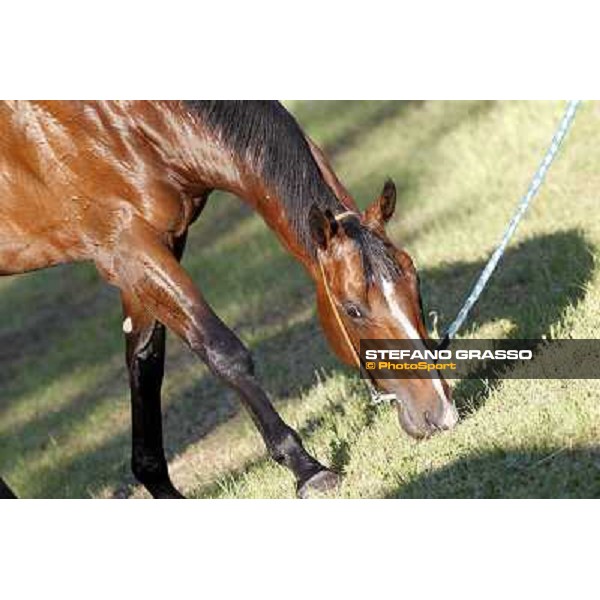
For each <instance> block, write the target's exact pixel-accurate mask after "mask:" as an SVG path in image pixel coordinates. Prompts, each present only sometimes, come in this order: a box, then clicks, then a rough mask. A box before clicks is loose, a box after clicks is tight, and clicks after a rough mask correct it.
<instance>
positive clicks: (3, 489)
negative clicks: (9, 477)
mask: <svg viewBox="0 0 600 600" xmlns="http://www.w3.org/2000/svg"><path fill="white" fill-rule="evenodd" d="M16 497H17V496H16V495H15V494H14V493H13V491H12V490H11V489H10V488H9V487H8V485H6V483H5V482H4V480H3V479H2V478H1V477H0V500H8V499H14V498H16Z"/></svg>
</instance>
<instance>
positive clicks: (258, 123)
mask: <svg viewBox="0 0 600 600" xmlns="http://www.w3.org/2000/svg"><path fill="white" fill-rule="evenodd" d="M213 190H224V191H227V192H231V193H233V194H235V195H236V196H238V197H240V198H241V199H243V200H244V201H245V202H247V203H248V204H249V205H250V207H251V208H252V209H253V210H254V211H256V212H257V213H258V214H259V215H260V216H261V217H262V218H263V219H264V221H265V222H266V224H267V225H268V226H269V227H270V228H271V229H272V230H273V231H274V232H275V234H276V236H277V237H278V238H279V240H280V241H281V242H282V244H283V246H284V247H285V248H286V249H287V251H288V252H289V253H290V254H291V255H292V256H293V257H294V258H296V259H297V260H298V261H300V263H301V264H302V265H303V266H304V267H305V269H306V271H307V273H308V275H309V276H310V277H311V278H312V280H313V281H314V284H315V287H316V299H317V308H318V313H319V318H320V321H321V324H322V327H323V330H324V332H325V335H326V337H327V339H328V340H329V342H330V344H331V346H332V348H333V350H334V351H335V353H336V354H337V355H338V356H339V357H340V358H341V360H342V361H343V362H345V363H348V364H351V365H354V366H356V365H357V361H356V355H357V350H356V349H357V348H358V345H359V341H360V339H361V338H363V339H364V338H382V339H388V338H390V339H392V338H393V339H412V340H425V339H427V335H428V334H427V330H426V327H425V325H424V322H423V315H422V311H421V299H420V292H419V287H418V280H417V273H416V270H415V266H414V264H413V262H412V260H411V258H410V256H409V255H408V254H407V252H405V251H404V250H401V249H398V248H396V247H395V246H394V245H393V244H392V242H391V241H390V240H389V239H388V237H387V236H386V233H385V224H386V223H387V222H388V221H389V219H390V218H391V217H392V215H393V213H394V210H395V205H396V188H395V186H394V184H393V183H392V182H391V181H388V182H387V183H386V184H385V186H384V188H383V191H382V193H381V194H380V196H379V197H378V198H377V199H376V200H375V201H374V202H373V203H372V204H371V205H370V206H369V208H367V210H366V211H364V212H361V211H360V210H359V209H358V207H357V205H356V203H355V202H354V200H353V199H352V197H351V196H350V194H349V193H348V191H347V190H346V189H345V187H344V186H343V185H342V183H341V182H340V180H339V179H338V177H337V176H336V174H335V173H334V171H333V169H332V168H331V166H330V164H329V162H328V160H327V159H326V157H325V155H324V153H323V152H322V151H321V150H320V149H319V148H318V147H317V146H316V144H315V143H314V142H313V141H312V140H311V139H309V138H308V137H307V136H306V135H305V134H304V133H303V131H302V129H301V128H300V126H299V125H298V123H297V122H296V121H295V119H294V118H293V117H292V115H291V114H290V113H289V112H288V111H287V110H286V109H285V108H284V107H283V106H282V105H281V104H279V103H278V102H271V101H186V102H184V101H156V102H149V101H127V102H99V101H98V102H96V101H89V102H88V101H81V102H79V101H76V102H75V101H48V102H26V101H11V102H4V103H2V104H1V105H0V217H1V218H0V275H13V274H18V273H24V272H27V271H33V270H36V269H43V268H47V267H51V266H54V265H58V264H61V263H67V262H75V261H91V262H93V263H94V264H95V266H96V268H97V270H98V272H99V273H100V275H101V276H102V277H103V278H104V279H105V280H106V281H107V282H108V283H110V284H112V285H114V286H116V287H117V288H118V289H119V290H120V293H121V300H122V306H123V332H124V334H125V344H126V362H127V368H128V371H129V381H130V388H131V416H132V459H131V466H132V470H133V473H134V475H135V477H136V478H137V480H138V481H139V482H140V483H141V484H142V485H143V486H144V487H145V488H146V489H147V490H148V491H149V492H150V494H151V495H152V496H153V497H155V498H180V497H182V495H181V494H180V492H179V491H178V490H177V489H176V488H175V486H174V485H173V483H172V482H171V479H170V477H169V473H168V467H167V461H166V459H165V455H164V450H163V435H162V417H161V384H162V379H163V371H164V358H165V328H166V329H169V330H171V331H172V332H173V333H175V334H176V335H177V336H179V337H180V338H181V339H182V340H183V341H184V342H185V343H186V344H187V345H188V346H189V348H191V350H192V351H193V352H194V353H195V354H196V355H197V356H198V357H199V358H200V359H201V360H202V361H204V362H205V363H206V364H207V365H208V367H209V369H210V371H211V372H212V373H213V374H214V375H215V376H216V377H218V378H220V379H221V380H222V381H223V382H225V383H226V384H227V385H228V386H230V387H231V388H233V389H234V390H235V391H236V392H237V393H238V394H239V396H240V399H241V401H242V403H243V404H244V406H245V407H246V408H247V410H248V411H249V413H250V416H251V417H252V419H253V421H254V423H255V424H256V427H257V428H258V430H259V432H260V434H261V435H262V438H263V440H264V443H265V445H266V448H267V450H268V453H269V455H270V456H271V457H272V458H273V459H274V460H275V461H277V462H278V463H280V464H282V465H284V466H286V467H287V468H288V469H290V470H291V471H292V472H293V474H294V477H295V479H296V489H297V494H298V496H300V497H305V496H308V495H310V494H311V493H313V492H314V491H317V492H320V491H326V490H330V489H332V488H335V487H336V486H337V485H338V483H339V476H338V475H337V474H336V473H333V472H332V471H331V470H329V469H327V468H326V467H325V466H324V465H322V464H321V463H320V462H319V461H318V460H317V459H316V458H314V457H313V456H311V455H310V454H309V453H308V452H307V451H306V449H305V448H304V446H303V445H302V441H301V439H300V437H299V435H298V434H297V433H296V432H295V431H294V430H293V429H292V428H291V427H289V426H288V425H287V424H286V423H285V422H284V421H283V420H282V419H281V417H280V416H279V415H278V413H277V412H276V411H275V409H274V407H273V406H272V404H271V402H270V400H269V398H268V396H267V394H266V393H265V391H264V390H263V388H262V386H261V384H260V383H259V381H258V380H257V378H256V377H255V375H254V367H253V362H252V358H251V356H250V353H249V351H248V350H247V348H246V347H245V346H244V345H243V343H242V342H241V341H240V340H239V339H238V337H237V336H236V335H235V334H234V333H233V332H232V331H231V330H230V329H229V328H228V327H227V326H226V325H225V324H224V323H223V321H221V319H220V318H219V317H218V316H217V315H216V314H215V312H214V311H213V309H212V308H211V307H210V306H209V305H208V304H207V302H206V300H205V299H204V297H203V295H202V294H201V292H200V291H199V290H198V289H197V287H196V286H195V285H194V283H193V282H192V280H191V279H190V277H189V276H188V275H187V273H186V272H185V270H184V269H183V268H182V267H181V265H180V262H179V261H180V259H181V257H182V254H183V252H184V247H185V243H186V235H187V231H188V228H189V226H190V225H191V224H192V223H193V222H194V221H195V220H196V219H197V218H198V217H199V216H200V214H201V212H202V210H203V208H204V207H205V205H206V203H207V200H208V198H209V195H210V194H211V192H212V191H213ZM375 384H376V385H377V386H378V387H379V389H381V390H383V391H386V392H391V393H394V394H396V396H397V398H398V399H399V402H398V411H399V419H400V423H401V425H402V427H403V428H404V429H405V430H406V431H407V432H408V433H409V434H410V435H412V436H415V437H426V436H429V435H430V434H432V433H434V432H435V431H438V430H441V429H450V428H451V427H453V426H454V425H455V424H456V422H457V418H458V417H457V412H456V409H455V407H454V405H453V403H452V400H451V394H450V389H449V387H448V385H447V383H446V382H445V381H444V380H443V379H442V378H441V377H434V378H430V377H422V378H415V379H402V380H389V379H387V380H380V381H375ZM0 493H1V494H2V495H4V496H9V495H12V492H11V491H10V488H9V487H8V486H7V484H6V483H5V482H4V481H2V480H1V479H0Z"/></svg>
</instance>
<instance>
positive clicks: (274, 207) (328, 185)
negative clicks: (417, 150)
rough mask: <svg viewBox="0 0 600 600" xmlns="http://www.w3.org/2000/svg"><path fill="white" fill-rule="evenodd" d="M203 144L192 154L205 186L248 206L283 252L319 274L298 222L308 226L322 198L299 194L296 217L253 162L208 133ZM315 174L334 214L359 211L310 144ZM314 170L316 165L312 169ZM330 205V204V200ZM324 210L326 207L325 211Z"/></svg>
mask: <svg viewBox="0 0 600 600" xmlns="http://www.w3.org/2000/svg"><path fill="white" fill-rule="evenodd" d="M201 133H202V139H203V142H202V143H201V144H199V147H197V149H196V151H195V152H194V153H193V157H194V158H193V160H194V169H195V173H196V175H197V176H199V179H200V180H201V181H202V182H203V185H204V186H205V187H206V188H208V189H218V190H222V191H226V192H230V193H233V194H235V195H236V196H238V197H239V198H241V199H242V200H243V201H244V202H246V203H247V204H248V205H249V206H250V207H251V208H252V209H253V210H254V211H255V212H256V213H257V214H258V215H259V216H261V218H262V219H263V220H264V221H265V223H266V224H267V225H268V227H269V228H270V229H271V230H272V231H273V232H274V233H275V235H276V236H277V237H278V239H279V240H280V242H281V243H282V245H283V246H284V248H285V249H286V250H287V251H288V252H289V253H290V254H292V255H293V256H294V257H295V258H296V259H297V260H299V261H300V262H301V263H302V264H303V265H304V266H305V267H306V268H307V269H308V270H309V272H311V273H312V274H314V273H316V271H317V270H318V265H317V264H316V260H315V254H314V251H313V250H312V249H311V248H310V246H309V245H310V243H311V242H310V240H307V236H306V235H303V236H301V235H299V233H298V222H299V221H302V222H305V223H306V224H308V214H309V211H310V208H311V206H312V204H313V202H317V204H318V203H319V197H318V196H319V195H318V194H317V195H316V196H317V197H314V195H313V194H306V195H303V194H302V193H301V191H300V192H299V194H298V201H297V203H296V204H295V211H294V214H290V203H289V202H288V203H286V202H284V201H283V199H282V198H281V197H280V194H279V192H278V191H277V190H276V189H275V187H274V186H273V185H271V184H269V183H268V182H266V181H265V180H264V177H263V174H262V172H261V171H264V168H262V167H260V166H257V165H256V164H255V163H253V162H252V161H251V160H245V159H244V158H243V157H240V156H239V154H236V153H234V152H231V151H230V150H228V149H227V148H226V147H225V146H224V145H223V144H222V143H221V142H220V141H219V140H218V139H216V138H215V137H214V136H213V135H212V134H209V133H208V132H207V131H206V130H203V131H202V132H201ZM308 144H309V145H310V152H311V154H309V155H308V159H309V160H314V161H315V164H316V171H317V172H318V173H320V177H321V180H320V181H319V185H322V186H323V189H324V190H326V191H327V193H328V194H333V197H334V198H336V199H337V202H338V206H337V210H336V211H334V212H341V211H345V210H356V205H355V204H354V201H353V200H352V198H351V197H350V195H349V194H348V192H347V191H346V190H345V188H344V187H343V186H342V184H341V183H340V182H339V180H338V179H337V177H336V176H335V174H334V173H333V170H332V169H331V167H330V166H329V164H328V163H327V161H326V159H325V157H324V156H323V154H322V153H321V151H320V150H319V149H318V148H317V147H316V146H314V144H313V143H312V142H311V141H310V140H309V141H308ZM313 166H314V165H313ZM330 202H331V200H330ZM322 208H323V210H325V208H327V206H323V207H322ZM294 221H295V223H294Z"/></svg>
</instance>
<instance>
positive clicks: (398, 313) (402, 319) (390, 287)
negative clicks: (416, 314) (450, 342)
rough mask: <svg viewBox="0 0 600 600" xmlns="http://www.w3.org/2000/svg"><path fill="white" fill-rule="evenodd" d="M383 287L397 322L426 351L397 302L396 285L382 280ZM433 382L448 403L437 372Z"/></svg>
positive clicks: (436, 389) (421, 340)
mask: <svg viewBox="0 0 600 600" xmlns="http://www.w3.org/2000/svg"><path fill="white" fill-rule="evenodd" d="M381 285H382V288H383V295H384V297H385V299H386V301H387V303H388V306H389V308H390V312H391V313H392V316H393V317H394V319H396V321H398V323H400V325H401V327H402V328H403V329H404V331H405V332H406V335H407V336H408V337H409V339H411V340H415V341H420V342H421V344H420V345H421V348H419V349H420V350H425V349H426V348H425V344H424V343H423V339H422V338H421V336H420V335H419V333H418V331H417V330H416V329H415V328H414V327H413V324H412V323H411V322H410V320H409V319H408V317H407V316H406V314H405V313H404V311H403V310H402V308H400V305H399V304H398V302H397V301H396V296H395V294H394V292H395V289H394V284H393V283H392V282H391V281H390V280H389V279H382V280H381ZM431 381H432V382H433V387H434V388H435V391H436V392H437V395H438V396H439V397H440V398H441V400H443V401H444V402H446V403H448V398H447V397H446V394H445V393H444V387H443V386H442V381H441V379H440V376H439V373H438V372H437V371H436V372H434V373H433V377H432V378H431Z"/></svg>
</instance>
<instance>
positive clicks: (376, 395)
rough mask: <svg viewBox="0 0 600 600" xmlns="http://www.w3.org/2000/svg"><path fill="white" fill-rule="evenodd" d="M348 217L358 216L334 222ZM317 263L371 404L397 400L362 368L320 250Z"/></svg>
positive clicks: (332, 307)
mask: <svg viewBox="0 0 600 600" xmlns="http://www.w3.org/2000/svg"><path fill="white" fill-rule="evenodd" d="M350 215H356V216H358V215H357V213H355V212H354V211H351V210H347V211H345V212H343V213H340V214H339V215H336V216H335V220H336V221H340V220H341V219H343V218H344V217H347V216H350ZM317 262H318V263H319V269H320V271H321V277H322V278H323V285H324V286H325V293H326V294H327V300H328V301H329V305H330V306H331V310H332V311H333V314H334V316H335V320H336V321H337V324H338V327H339V329H340V331H341V332H342V335H343V337H344V341H345V342H346V345H347V346H348V349H349V350H350V353H351V354H352V356H353V357H354V360H355V362H356V366H357V367H358V370H359V372H360V373H361V375H365V374H366V376H367V377H366V378H364V382H365V385H366V386H367V389H368V391H369V394H370V396H371V402H372V403H373V404H380V403H382V402H392V401H394V400H397V397H396V394H393V393H384V392H380V391H379V390H378V389H377V388H376V381H375V379H374V378H373V376H372V375H371V373H369V371H367V370H366V369H365V368H364V367H363V364H362V360H361V358H360V354H359V352H358V350H357V349H356V348H355V347H354V344H353V343H352V340H351V339H350V334H349V333H348V330H347V329H346V325H345V324H344V321H343V319H342V317H341V315H340V311H339V310H338V307H337V305H336V303H335V300H334V299H333V294H332V293H331V288H330V287H329V282H328V281H327V277H326V275H325V268H324V266H323V261H322V260H321V250H317Z"/></svg>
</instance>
